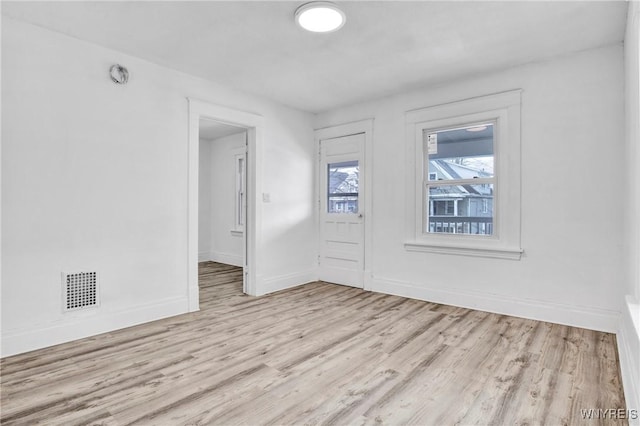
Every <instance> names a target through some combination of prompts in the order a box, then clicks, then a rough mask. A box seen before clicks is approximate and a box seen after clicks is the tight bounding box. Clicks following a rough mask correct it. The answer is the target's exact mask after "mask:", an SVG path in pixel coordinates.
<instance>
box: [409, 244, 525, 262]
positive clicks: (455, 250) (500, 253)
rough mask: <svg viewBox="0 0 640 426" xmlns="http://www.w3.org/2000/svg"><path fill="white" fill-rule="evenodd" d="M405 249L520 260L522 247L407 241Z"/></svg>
mask: <svg viewBox="0 0 640 426" xmlns="http://www.w3.org/2000/svg"><path fill="white" fill-rule="evenodd" d="M404 248H405V249H406V250H407V251H418V252H429V253H438V254H460V255H464V256H474V257H489V258H494V259H508V260H520V258H521V257H522V252H523V250H522V249H508V248H505V249H500V248H484V247H483V248H478V247H472V246H463V245H456V246H453V245H452V246H447V245H444V244H425V243H419V242H407V243H405V244H404Z"/></svg>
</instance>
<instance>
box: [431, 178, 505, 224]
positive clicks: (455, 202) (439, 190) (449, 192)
mask: <svg viewBox="0 0 640 426" xmlns="http://www.w3.org/2000/svg"><path fill="white" fill-rule="evenodd" d="M427 189H428V195H429V196H428V197H427V206H426V207H427V209H426V210H427V218H428V220H427V223H426V226H425V228H426V229H425V232H434V233H449V234H470V235H493V184H486V185H429V186H427Z"/></svg>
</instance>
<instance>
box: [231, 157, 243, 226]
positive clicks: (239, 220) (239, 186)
mask: <svg viewBox="0 0 640 426" xmlns="http://www.w3.org/2000/svg"><path fill="white" fill-rule="evenodd" d="M232 153H233V158H234V173H235V179H234V184H235V186H234V188H235V191H234V199H235V204H234V205H235V207H234V218H233V229H232V230H231V234H232V235H237V236H239V235H242V233H243V232H244V224H245V222H246V217H244V215H245V203H246V193H247V190H246V188H247V185H246V181H245V179H246V176H247V174H246V167H247V156H246V154H245V148H244V147H243V148H239V149H235V150H233V152H232ZM241 161H242V163H243V166H244V172H242V170H240V162H241Z"/></svg>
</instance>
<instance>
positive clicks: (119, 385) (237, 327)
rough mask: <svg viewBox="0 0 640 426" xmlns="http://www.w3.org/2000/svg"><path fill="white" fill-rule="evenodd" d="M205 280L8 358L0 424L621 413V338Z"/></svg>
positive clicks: (230, 270)
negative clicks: (182, 306)
mask: <svg viewBox="0 0 640 426" xmlns="http://www.w3.org/2000/svg"><path fill="white" fill-rule="evenodd" d="M200 278H201V296H200V301H201V304H200V307H201V310H200V311H199V312H196V313H191V314H186V315H180V316H177V317H173V318H168V319H165V320H160V321H155V322H152V323H148V324H144V325H140V326H136V327H131V328H127V329H124V330H119V331H115V332H111V333H106V334H102V335H99V336H95V337H91V338H87V339H83V340H79V341H75V342H71V343H66V344H62V345H58V346H55V347H51V348H46V349H41V350H38V351H34V352H30V353H26V354H22V355H17V356H14V357H10V358H5V359H3V360H2V364H1V377H2V385H1V389H2V393H1V395H2V401H1V409H2V410H1V411H2V412H1V417H0V420H1V423H2V425H13V424H16V425H17V424H20V425H22V424H36V423H41V424H47V425H54V424H60V425H74V424H82V425H85V424H105V425H107V424H113V425H128V424H140V425H152V424H157V425H179V424H190V425H195V424H198V425H199V424H221V425H227V424H246V425H258V424H278V425H280V424H417V425H443V424H453V423H459V424H549V425H559V424H571V425H574V424H581V423H584V424H589V425H594V424H599V423H600V422H601V421H595V420H583V418H582V415H583V414H582V411H581V410H589V409H609V408H624V397H623V392H622V389H621V384H620V373H619V368H618V360H617V353H616V341H615V336H614V335H612V334H608V333H601V332H595V331H589V330H584V329H579V328H573V327H567V326H561V325H556V324H550V323H545V322H539V321H533V320H526V319H520V318H514V317H509V316H504V315H497V314H490V313H486V312H480V311H474V310H470V309H463V308H455V307H451V306H445V305H438V304H435V303H429V302H422V301H419V300H412V299H405V298H402V297H397V296H389V295H384V294H380V293H372V292H365V291H362V290H359V289H355V288H350V287H344V286H339V285H333V284H327V283H322V282H317V283H312V284H307V285H304V286H300V287H296V288H293V289H290V290H285V291H281V292H278V293H274V294H271V295H267V296H262V297H250V296H246V295H243V294H242V273H241V269H240V268H235V267H232V266H228V265H222V264H219V263H213V262H205V263H201V264H200ZM607 424H611V423H610V422H607ZM620 424H624V422H620Z"/></svg>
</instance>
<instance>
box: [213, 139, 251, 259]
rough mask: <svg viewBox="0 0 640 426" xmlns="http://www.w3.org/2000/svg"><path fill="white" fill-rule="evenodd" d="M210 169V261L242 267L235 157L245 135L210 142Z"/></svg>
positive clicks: (244, 141) (243, 142)
mask: <svg viewBox="0 0 640 426" xmlns="http://www.w3.org/2000/svg"><path fill="white" fill-rule="evenodd" d="M209 145H210V156H209V168H210V169H211V175H210V180H211V182H210V185H209V187H210V188H211V193H210V199H209V202H210V204H211V207H210V211H211V216H210V218H211V226H210V233H209V236H208V238H209V241H210V250H209V259H210V260H213V261H216V262H221V263H227V264H229V265H235V266H242V264H243V260H244V257H243V255H242V247H243V245H242V237H243V235H242V234H240V233H237V232H232V231H234V230H236V226H235V213H236V209H235V202H236V194H235V189H236V186H235V184H236V181H235V179H236V168H235V157H236V154H237V153H238V150H240V149H242V148H243V147H245V146H246V133H244V132H243V133H237V134H235V135H230V136H225V137H223V138H220V139H215V140H212V141H210V142H209Z"/></svg>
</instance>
